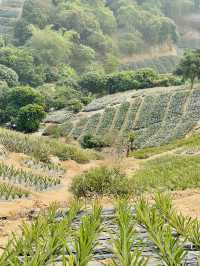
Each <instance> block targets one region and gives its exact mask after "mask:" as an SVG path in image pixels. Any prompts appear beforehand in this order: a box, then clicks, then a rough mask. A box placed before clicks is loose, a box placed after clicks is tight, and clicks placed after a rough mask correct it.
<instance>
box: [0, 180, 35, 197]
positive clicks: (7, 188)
mask: <svg viewBox="0 0 200 266" xmlns="http://www.w3.org/2000/svg"><path fill="white" fill-rule="evenodd" d="M29 194H30V193H29V192H28V191H27V190H25V189H22V188H20V187H17V186H13V185H11V184H8V183H5V182H0V198H1V199H2V200H14V199H21V198H23V197H28V196H29Z"/></svg>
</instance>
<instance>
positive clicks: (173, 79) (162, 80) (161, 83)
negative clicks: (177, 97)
mask: <svg viewBox="0 0 200 266" xmlns="http://www.w3.org/2000/svg"><path fill="white" fill-rule="evenodd" d="M183 83H184V82H183V80H182V79H181V78H179V77H177V76H173V75H166V74H165V75H164V74H163V75H160V77H159V79H158V80H156V81H155V86H156V87H169V86H179V85H182V84H183Z"/></svg>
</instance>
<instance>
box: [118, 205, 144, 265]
mask: <svg viewBox="0 0 200 266" xmlns="http://www.w3.org/2000/svg"><path fill="white" fill-rule="evenodd" d="M116 223H117V226H118V229H119V236H117V237H116V238H115V239H113V253H114V255H115V257H114V258H113V265H119V263H120V265H124V266H129V265H131V266H133V265H135V266H146V265H147V262H148V259H145V258H144V257H142V256H141V251H139V250H137V249H135V250H134V251H133V250H132V246H133V243H134V241H135V240H136V239H135V238H136V229H135V226H136V223H135V219H134V218H133V214H132V210H131V206H130V205H129V204H128V202H127V201H119V203H118V205H117V207H116Z"/></svg>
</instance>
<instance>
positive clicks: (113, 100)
mask: <svg viewBox="0 0 200 266" xmlns="http://www.w3.org/2000/svg"><path fill="white" fill-rule="evenodd" d="M199 99H200V90H199V85H196V87H195V89H194V90H190V89H189V88H188V87H187V86H179V87H174V88H172V89H171V88H163V87H161V88H158V89H156V88H155V89H154V90H152V91H148V90H145V91H142V92H136V91H130V92H128V91H127V92H124V93H119V94H115V95H107V96H104V97H102V98H98V99H96V100H94V101H92V102H91V103H90V104H89V105H88V106H87V107H86V108H85V110H86V112H91V115H90V116H89V115H88V116H87V117H86V116H82V117H81V118H79V117H77V118H78V119H77V120H76V121H75V122H74V118H72V119H69V121H68V124H66V129H65V127H64V124H63V128H62V129H63V130H62V134H63V133H64V132H66V135H68V136H71V137H74V138H75V139H78V140H79V141H82V138H83V137H84V136H85V135H88V134H89V135H92V137H93V138H96V137H97V138H100V139H101V141H103V142H105V143H108V144H112V142H111V143H110V142H108V136H112V135H113V134H114V135H115V140H117V141H118V142H120V140H125V139H127V136H128V134H129V133H130V132H132V131H133V132H134V134H135V138H134V143H133V147H134V148H135V149H141V148H146V147H148V150H144V152H145V151H147V152H145V154H144V155H142V153H143V152H142V151H136V152H135V153H134V154H136V156H137V154H138V156H140V157H146V156H148V155H146V154H148V151H149V152H151V151H152V150H154V149H155V150H156V149H157V150H159V149H161V150H162V149H165V148H163V147H160V148H158V147H159V146H161V145H165V144H168V143H173V142H174V141H175V140H180V143H181V139H182V138H183V137H185V136H186V135H187V134H188V133H189V132H190V131H191V130H192V129H193V128H194V127H195V126H196V123H197V122H198V121H199V119H200V109H199ZM93 111H95V114H92V112H93ZM170 145H171V144H170ZM155 146H156V148H155ZM149 147H154V148H149Z"/></svg>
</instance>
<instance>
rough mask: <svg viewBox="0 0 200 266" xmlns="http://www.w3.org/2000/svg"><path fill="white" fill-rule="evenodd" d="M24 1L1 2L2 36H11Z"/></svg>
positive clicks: (0, 32)
mask: <svg viewBox="0 0 200 266" xmlns="http://www.w3.org/2000/svg"><path fill="white" fill-rule="evenodd" d="M23 4H24V0H0V35H1V34H2V35H4V34H10V33H11V32H12V30H13V27H14V24H15V22H16V20H17V19H19V17H20V15H21V13H22V9H23Z"/></svg>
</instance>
